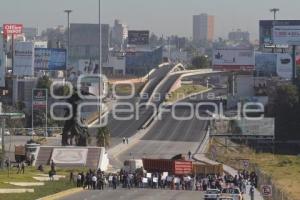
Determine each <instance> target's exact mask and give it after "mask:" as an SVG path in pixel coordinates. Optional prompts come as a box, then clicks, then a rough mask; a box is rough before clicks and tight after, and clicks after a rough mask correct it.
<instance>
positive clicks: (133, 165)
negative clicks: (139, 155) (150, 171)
mask: <svg viewBox="0 0 300 200" xmlns="http://www.w3.org/2000/svg"><path fill="white" fill-rule="evenodd" d="M141 168H143V161H142V160H141V159H129V160H125V161H124V167H123V170H124V171H125V172H135V171H136V170H137V169H141Z"/></svg>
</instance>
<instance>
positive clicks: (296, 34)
mask: <svg viewBox="0 0 300 200" xmlns="http://www.w3.org/2000/svg"><path fill="white" fill-rule="evenodd" d="M273 42H274V44H282V45H300V26H275V27H274V28H273Z"/></svg>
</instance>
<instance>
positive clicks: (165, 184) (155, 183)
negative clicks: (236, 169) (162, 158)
mask: <svg viewBox="0 0 300 200" xmlns="http://www.w3.org/2000/svg"><path fill="white" fill-rule="evenodd" d="M70 181H74V182H76V185H77V187H83V188H84V189H99V190H104V189H105V188H112V189H117V188H119V187H122V188H128V189H131V188H153V189H158V188H159V189H171V190H197V191H206V190H207V189H208V188H211V189H219V190H221V189H222V188H224V187H239V188H240V190H241V191H242V192H243V193H246V185H247V184H251V185H252V186H254V187H256V186H257V175H256V174H255V172H251V173H249V172H248V171H246V170H243V171H241V172H240V173H239V174H238V175H236V176H235V177H233V176H231V175H224V176H223V175H220V174H210V175H201V174H197V175H181V176H175V175H172V174H169V173H168V172H163V173H158V172H155V173H147V172H145V171H144V170H143V169H139V170H136V171H135V172H134V173H131V172H126V171H123V170H121V171H120V172H118V173H108V174H107V173H104V172H103V171H101V170H100V169H98V170H89V171H87V172H86V173H84V172H80V173H77V174H75V173H74V172H71V173H70Z"/></svg>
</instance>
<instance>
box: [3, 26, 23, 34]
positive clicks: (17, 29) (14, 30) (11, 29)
mask: <svg viewBox="0 0 300 200" xmlns="http://www.w3.org/2000/svg"><path fill="white" fill-rule="evenodd" d="M22 33H23V25H22V24H3V34H4V35H5V36H7V35H18V34H22Z"/></svg>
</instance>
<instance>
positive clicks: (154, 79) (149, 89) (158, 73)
mask: <svg viewBox="0 0 300 200" xmlns="http://www.w3.org/2000/svg"><path fill="white" fill-rule="evenodd" d="M172 67H173V66H172V65H167V66H163V67H161V68H159V69H156V70H155V71H154V72H153V73H152V74H151V75H150V76H149V81H148V84H146V85H145V88H144V91H143V93H142V94H141V95H140V96H141V99H140V103H146V102H147V101H148V100H149V97H150V95H151V94H152V93H153V91H154V89H155V87H156V86H157V84H159V82H160V81H161V80H162V79H163V78H164V77H166V75H167V74H168V73H169V72H170V71H171V69H172Z"/></svg>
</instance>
